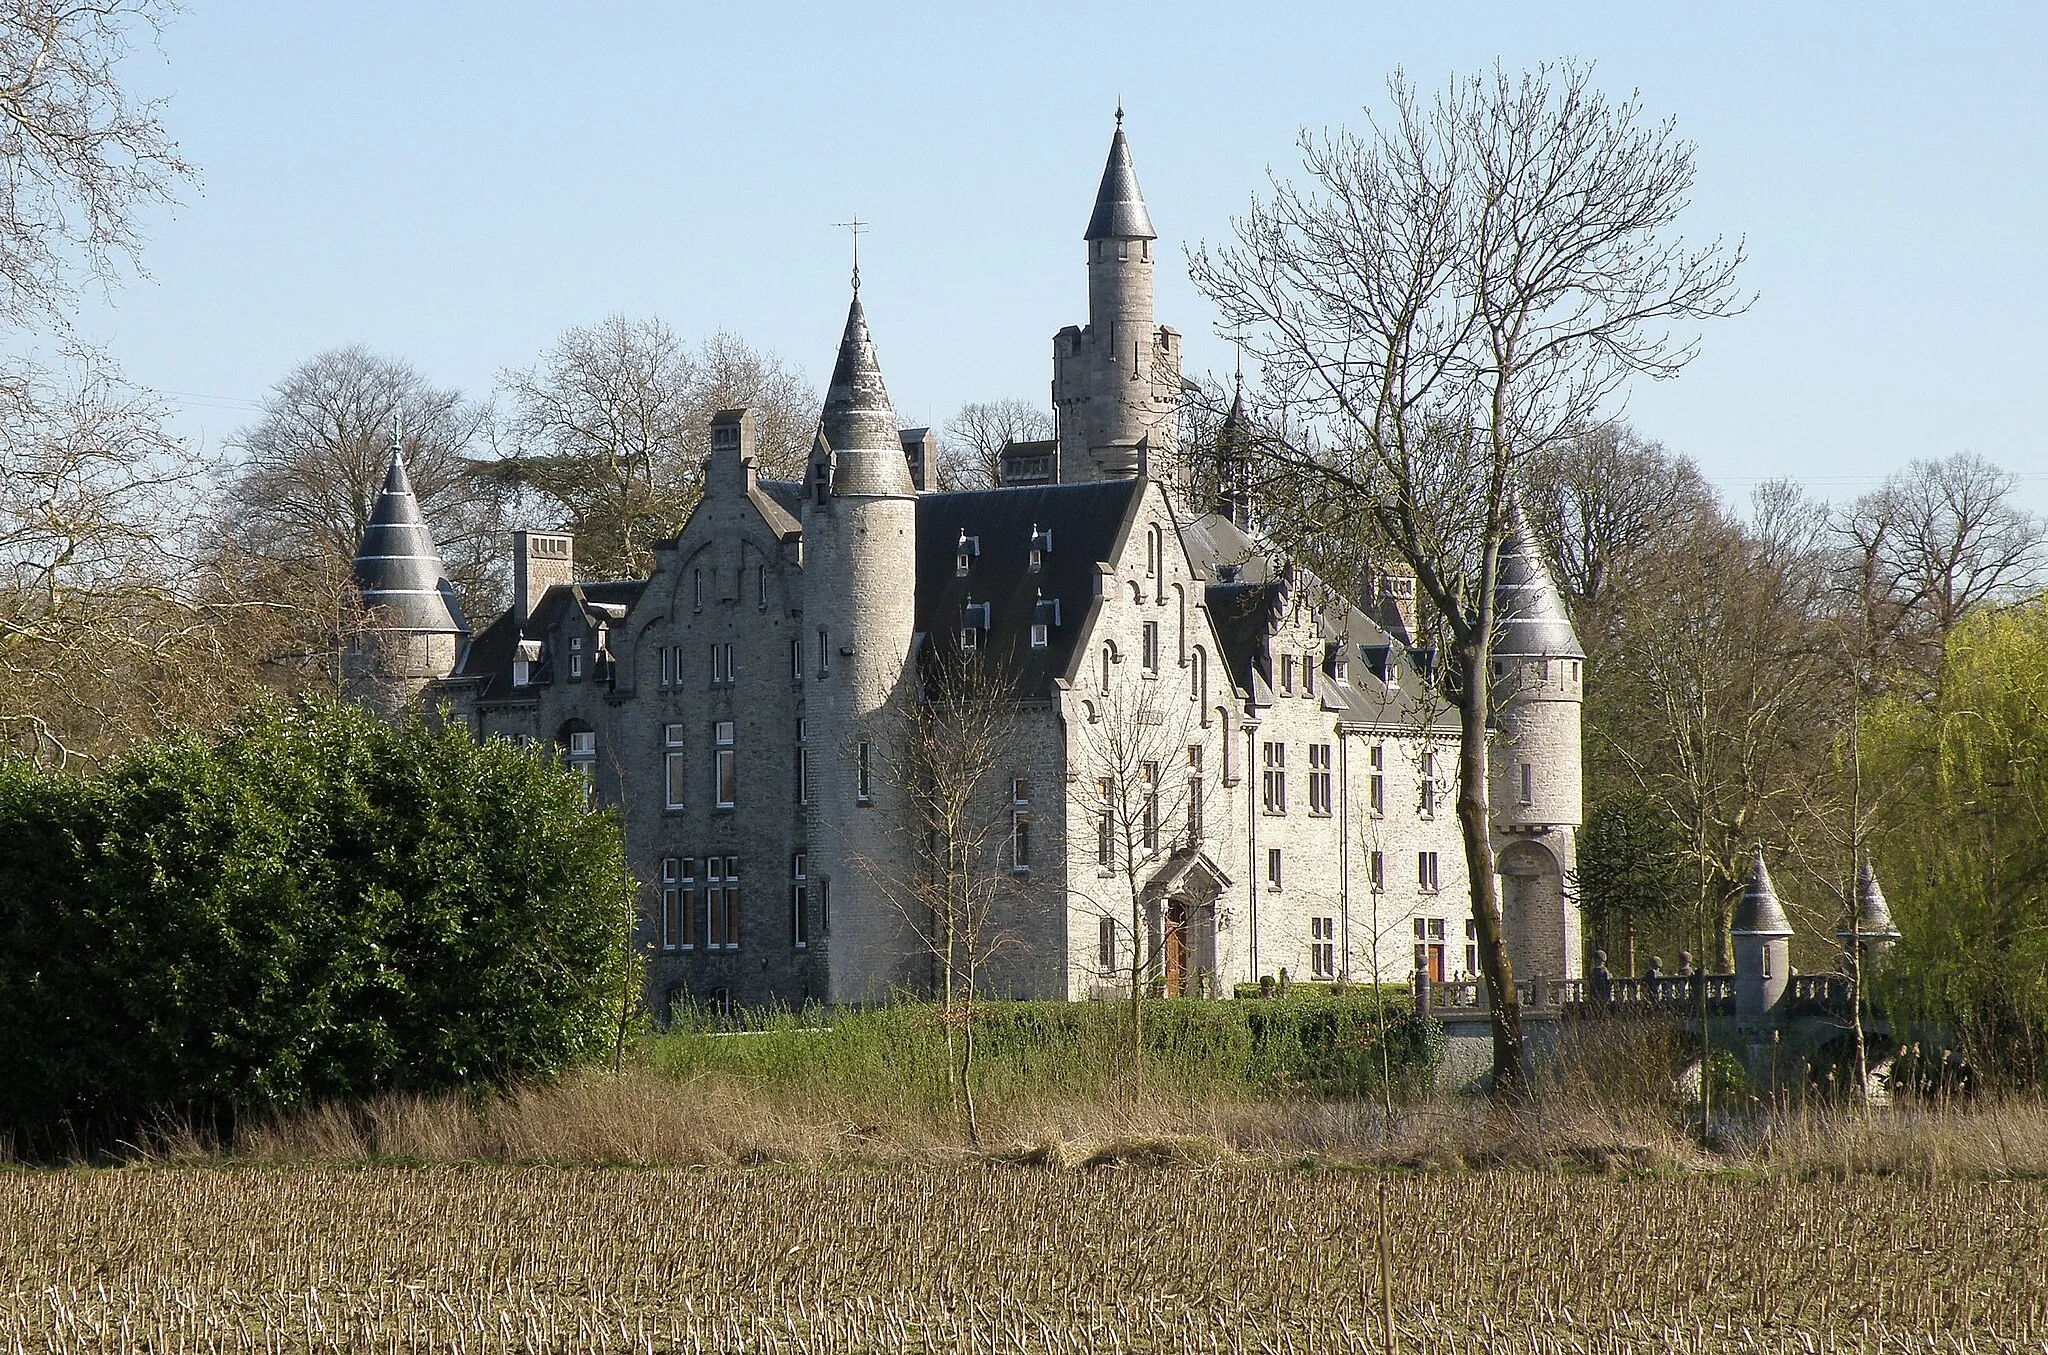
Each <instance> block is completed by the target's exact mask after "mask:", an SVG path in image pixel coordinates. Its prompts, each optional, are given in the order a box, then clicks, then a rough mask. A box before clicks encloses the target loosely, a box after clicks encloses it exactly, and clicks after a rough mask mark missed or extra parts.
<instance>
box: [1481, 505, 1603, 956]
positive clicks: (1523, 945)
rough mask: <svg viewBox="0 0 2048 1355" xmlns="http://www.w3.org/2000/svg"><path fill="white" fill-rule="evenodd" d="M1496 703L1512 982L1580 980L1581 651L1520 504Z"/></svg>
mask: <svg viewBox="0 0 2048 1355" xmlns="http://www.w3.org/2000/svg"><path fill="white" fill-rule="evenodd" d="M1495 598H1496V615H1497V617H1498V624H1497V626H1496V628H1495V632H1494V635H1495V639H1494V646H1493V675H1494V684H1495V693H1496V695H1495V700H1496V702H1497V712H1496V728H1497V730H1498V731H1499V732H1498V734H1497V736H1496V737H1495V740H1494V744H1493V748H1492V750H1491V754H1492V755H1491V757H1490V758H1489V767H1490V771H1491V780H1492V784H1491V785H1490V786H1489V787H1488V792H1489V794H1488V798H1489V801H1490V803H1491V806H1492V810H1493V825H1494V851H1495V859H1496V864H1497V868H1498V869H1499V871H1500V874H1501V885H1502V909H1501V911H1502V923H1503V926H1504V928H1505V930H1506V933H1507V941H1508V954H1509V957H1510V958H1511V959H1512V960H1513V961H1514V964H1515V969H1516V972H1517V973H1522V974H1528V973H1534V974H1539V975H1541V976H1542V977H1544V978H1577V977H1579V973H1580V968H1581V960H1580V952H1579V946H1580V939H1579V933H1580V926H1579V910H1578V906H1577V905H1576V904H1574V903H1573V902H1572V901H1571V899H1570V898H1569V897H1568V896H1567V895H1566V893H1565V890H1564V881H1565V878H1566V877H1567V876H1568V875H1569V874H1570V873H1571V872H1572V870H1573V869H1574V868H1575V867H1576V866H1577V864H1578V828H1579V825H1580V824H1581V823H1582V822H1584V819H1585V810H1584V791H1583V789H1582V779H1581V770H1580V758H1579V737H1580V728H1579V724H1580V722H1579V716H1580V707H1581V704H1582V702H1583V700H1584V695H1585V668H1586V651H1585V650H1584V649H1583V648H1582V647H1580V645H1579V637H1578V635H1577V633H1576V632H1574V631H1573V630H1572V623H1571V618H1570V617H1569V616H1568V615H1567V614H1566V612H1565V606H1564V598H1563V596H1562V595H1561V594H1560V593H1559V592H1558V589H1557V584H1556V583H1555V581H1553V580H1552V578H1551V577H1550V570H1549V567H1548V566H1547V565H1546V564H1545V563H1544V560H1543V553H1542V549H1541V547H1540V546H1538V544H1537V542H1536V539H1535V537H1534V535H1533V534H1532V533H1531V532H1530V531H1529V525H1528V523H1527V521H1526V520H1525V519H1524V518H1523V516H1522V509H1521V505H1520V504H1519V503H1512V502H1511V503H1510V505H1509V508H1508V530H1507V536H1506V538H1505V539H1504V540H1503V541H1502V543H1501V551H1500V572H1499V576H1498V578H1497V581H1496V592H1495Z"/></svg>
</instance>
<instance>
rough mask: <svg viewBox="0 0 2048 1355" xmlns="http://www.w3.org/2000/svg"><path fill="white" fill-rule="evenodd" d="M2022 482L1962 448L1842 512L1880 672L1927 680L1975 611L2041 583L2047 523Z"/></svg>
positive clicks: (1852, 582) (1850, 589)
mask: <svg viewBox="0 0 2048 1355" xmlns="http://www.w3.org/2000/svg"><path fill="white" fill-rule="evenodd" d="M2014 484H2015V481H2014V480H2013V477H2012V476H2011V475H2010V474H2008V473H2007V472H2005V471H2003V470H2000V469H1999V468H1998V467H1997V466H1994V465H1992V464H1991V463H1990V462H1989V461H1986V460H1984V459H1983V458H1982V457H1979V456H1975V455H1972V454H1971V453H1968V452H1958V453H1956V454H1955V455H1953V456H1949V457H1945V458H1943V459H1941V460H1938V461H1931V460H1930V461H1915V462H1913V463H1912V464H1911V465H1910V466H1908V467H1907V468H1906V469H1905V470H1903V471H1901V472H1899V473H1897V474H1895V475H1893V476H1892V477H1891V478H1890V479H1888V480H1886V481H1885V483H1884V486H1883V487H1882V488H1881V489H1878V490H1877V491H1875V492H1874V493H1871V494H1866V495H1864V496H1863V497H1862V498H1860V499H1858V500H1857V501H1856V502H1855V503H1854V504H1853V505H1851V506H1850V507H1849V508H1848V509H1847V510H1846V511H1845V512H1843V513H1842V514H1840V515H1839V517H1838V519H1837V524H1836V531H1837V534H1838V536H1839V538H1840V541H1841V550H1842V556H1843V565H1842V571H1841V572H1842V577H1843V584H1844V592H1845V593H1846V594H1847V595H1848V597H1847V599H1846V600H1847V602H1848V604H1849V605H1850V606H1851V607H1852V608H1853V609H1854V610H1855V611H1856V612H1857V613H1858V620H1857V625H1858V626H1859V627H1860V629H1861V630H1862V632H1863V634H1864V635H1865V637H1866V639H1867V646H1868V649H1869V654H1868V656H1867V657H1868V658H1869V660H1870V662H1871V663H1872V665H1873V667H1874V669H1875V670H1876V671H1878V672H1882V671H1884V670H1885V669H1888V668H1899V667H1903V668H1905V669H1907V670H1908V671H1910V672H1912V673H1914V674H1915V675H1917V676H1918V678H1919V679H1920V681H1921V682H1922V683H1923V685H1924V684H1925V683H1926V682H1927V681H1929V680H1931V678H1932V675H1933V673H1934V672H1935V671H1936V670H1937V669H1938V668H1939V667H1940V663H1941V654H1942V646H1943V645H1944V644H1946V643H1947V640H1948V637H1949V635H1950V634H1952V633H1953V632H1954V630H1955V628H1956V626H1957V625H1958V624H1959V623H1960V622H1961V621H1962V619H1963V616H1964V615H1965V614H1966V613H1967V612H1968V611H1969V610H1970V609H1971V608H1973V607H1977V606H1980V605H1982V604H1984V603H1986V602H1991V601H1995V600H1997V599H1999V598H2002V597H2017V596H2021V595H2023V594H2024V593H2025V592H2027V591H2028V590H2029V589H2031V588H2035V587H2038V586H2039V584H2040V582H2041V580H2042V571H2043V567H2044V565H2048V554H2044V550H2043V542H2044V524H2043V523H2042V520H2041V519H2040V518H2039V517H2036V516H2035V515H2034V514H2032V513H2029V512H2027V511H2026V510H2025V509H2023V508H2021V507H2020V506H2019V505H2017V504H2015V503H2014V502H2013V501H2012V492H2013V488H2014Z"/></svg>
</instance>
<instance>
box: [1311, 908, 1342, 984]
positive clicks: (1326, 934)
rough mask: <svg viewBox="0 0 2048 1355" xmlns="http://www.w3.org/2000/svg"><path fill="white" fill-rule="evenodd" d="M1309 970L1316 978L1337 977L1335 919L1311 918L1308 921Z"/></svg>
mask: <svg viewBox="0 0 2048 1355" xmlns="http://www.w3.org/2000/svg"><path fill="white" fill-rule="evenodd" d="M1308 934H1309V947H1308V952H1309V970H1310V972H1311V973H1312V974H1314V976H1315V977H1316V978H1319V979H1334V978H1336V977H1337V919H1336V918H1333V917H1312V918H1310V919H1309V920H1308Z"/></svg>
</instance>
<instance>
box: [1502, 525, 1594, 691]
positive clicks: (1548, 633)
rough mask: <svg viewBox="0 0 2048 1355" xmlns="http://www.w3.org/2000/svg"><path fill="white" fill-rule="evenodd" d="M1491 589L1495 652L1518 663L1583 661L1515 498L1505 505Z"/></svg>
mask: <svg viewBox="0 0 2048 1355" xmlns="http://www.w3.org/2000/svg"><path fill="white" fill-rule="evenodd" d="M1494 586H1495V589H1496V592H1495V597H1496V598H1497V599H1498V601H1499V616H1500V625H1499V639H1497V640H1496V641H1495V642H1494V646H1493V652H1494V653H1496V654H1502V655H1507V656H1510V657H1523V658H1567V659H1583V658H1585V657H1586V651H1585V650H1584V649H1582V648H1580V647H1579V636H1578V632H1576V631H1574V630H1573V629H1572V623H1571V617H1570V616H1569V615H1568V614H1567V613H1566V612H1565V609H1564V596H1563V595H1562V594H1561V593H1559V592H1558V591H1557V583H1556V581H1555V580H1553V579H1552V578H1551V577H1550V566H1549V565H1547V564H1545V563H1544V561H1543V550H1542V547H1540V546H1539V545H1538V544H1537V543H1536V535H1535V533H1534V532H1531V531H1530V530H1529V523H1528V520H1527V519H1526V518H1524V517H1523V516H1522V504H1521V501H1520V500H1519V499H1517V500H1515V501H1514V502H1513V503H1510V504H1509V505H1508V531H1507V536H1506V537H1505V538H1504V539H1503V540H1502V541H1501V547H1500V574H1499V576H1498V577H1497V578H1496V579H1495V581H1494Z"/></svg>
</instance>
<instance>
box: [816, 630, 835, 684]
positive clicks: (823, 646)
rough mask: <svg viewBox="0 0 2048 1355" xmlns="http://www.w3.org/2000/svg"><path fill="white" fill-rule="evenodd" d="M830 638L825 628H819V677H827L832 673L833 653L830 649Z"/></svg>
mask: <svg viewBox="0 0 2048 1355" xmlns="http://www.w3.org/2000/svg"><path fill="white" fill-rule="evenodd" d="M829 640H830V637H829V636H828V635H826V633H825V628H824V627H823V626H820V627H818V676H819V677H825V676H827V675H829V674H830V673H831V671H832V651H831V649H830V648H828V647H827V646H828V643H829Z"/></svg>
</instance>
